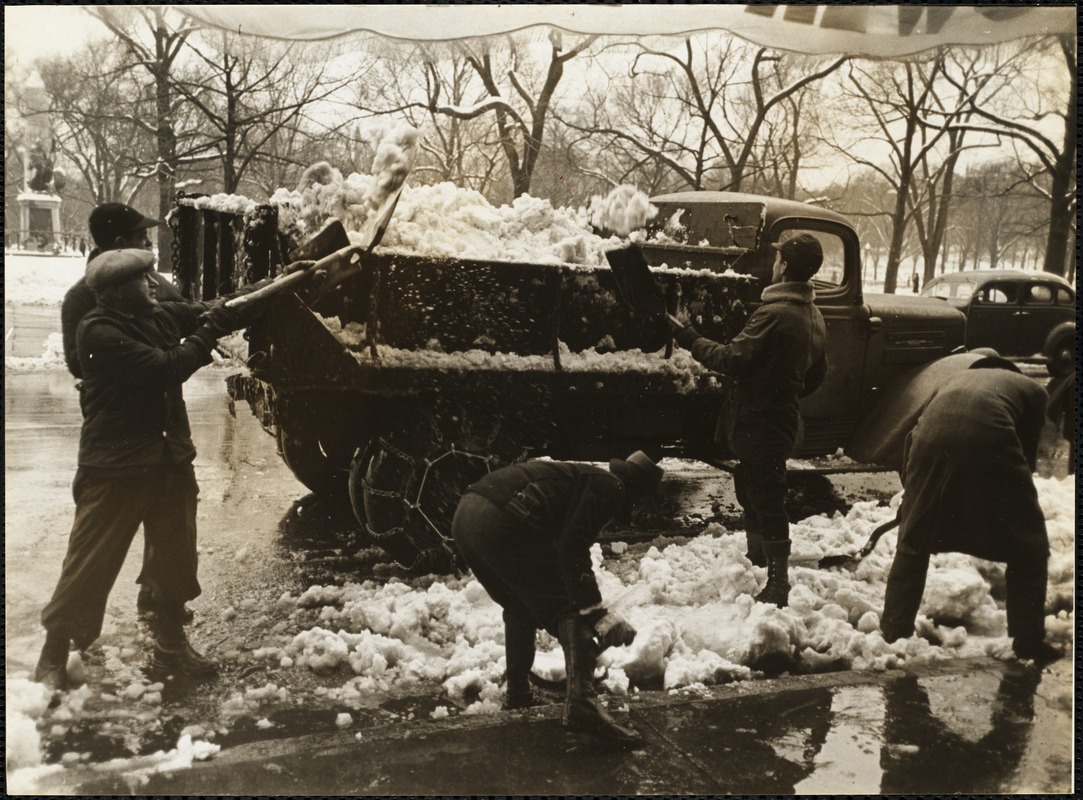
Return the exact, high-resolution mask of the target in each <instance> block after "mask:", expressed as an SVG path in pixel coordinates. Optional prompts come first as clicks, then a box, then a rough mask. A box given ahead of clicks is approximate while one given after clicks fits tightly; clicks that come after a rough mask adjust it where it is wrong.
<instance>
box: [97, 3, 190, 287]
mask: <svg viewBox="0 0 1083 800" xmlns="http://www.w3.org/2000/svg"><path fill="white" fill-rule="evenodd" d="M88 11H89V12H90V13H91V14H93V15H94V16H95V17H97V18H98V19H99V20H101V21H102V22H103V23H104V24H105V26H106V27H107V28H109V30H110V31H112V32H113V34H114V35H115V36H116V37H117V38H118V39H119V40H120V42H121V44H123V45H124V46H125V47H126V48H127V50H128V52H129V53H131V55H132V57H133V58H134V59H135V60H136V62H137V63H138V64H139V65H141V66H142V67H143V68H144V69H146V70H147V72H148V73H149V74H150V76H151V78H152V80H153V85H154V88H153V90H154V116H153V117H152V119H151V120H150V121H145V120H142V119H140V120H139V122H140V124H142V125H144V126H145V127H146V128H147V129H148V130H149V131H151V132H152V133H153V135H154V137H155V141H156V145H157V158H156V159H155V163H154V168H153V175H154V177H155V179H156V180H157V182H158V217H159V218H160V219H165V217H166V215H167V214H169V212H170V211H171V210H172V207H173V193H174V186H175V184H176V180H177V165H178V163H179V159H178V155H177V131H176V124H175V122H176V121H175V117H174V115H175V113H176V103H175V98H174V94H173V85H172V74H173V68H174V64H175V63H176V60H177V58H178V56H179V55H180V52H181V50H182V48H183V47H184V43H185V41H187V39H188V37H189V35H191V33H192V30H193V29H192V28H191V27H190V26H189V25H186V24H181V25H180V26H179V27H176V28H174V27H172V26H171V25H170V24H168V23H167V21H166V8H164V7H162V6H139V7H130V8H122V7H116V6H95V7H93V8H92V9H88ZM172 240H173V235H172V232H171V230H170V228H169V226H168V225H161V226H159V228H158V259H159V263H160V264H161V269H162V270H163V271H165V272H169V271H171V270H172V268H173V267H172V263H173V257H172Z"/></svg>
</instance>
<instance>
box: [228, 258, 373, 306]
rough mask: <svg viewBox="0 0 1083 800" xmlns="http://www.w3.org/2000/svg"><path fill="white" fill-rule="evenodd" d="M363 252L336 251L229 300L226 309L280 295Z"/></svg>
mask: <svg viewBox="0 0 1083 800" xmlns="http://www.w3.org/2000/svg"><path fill="white" fill-rule="evenodd" d="M363 250H364V248H363V247H361V246H360V245H356V244H351V245H347V246H346V247H343V248H342V249H341V250H336V251H335V252H333V253H331V254H330V255H326V256H324V257H323V258H321V259H320V260H319V261H316V262H314V263H313V264H312V265H311V266H308V267H306V268H305V269H300V270H297V271H296V272H288V273H286V274H285V275H279V276H278V277H277V278H275V279H274V280H273V281H271V282H270V283H268V284H267V285H266V286H264V287H262V288H260V289H256V291H254V292H249V293H248V294H242V295H241V296H240V297H234V298H233V299H232V300H227V301H226V307H227V308H239V307H240V306H243V305H247V304H249V303H252V302H254V301H256V300H260V299H262V298H264V297H267V296H269V295H272V294H278V293H279V292H282V291H284V290H286V289H288V288H289V287H291V286H293V285H294V284H297V283H300V282H301V281H303V280H305V279H306V278H308V277H309V276H310V275H312V274H313V273H315V272H317V271H318V270H321V269H327V267H329V266H331V265H332V264H334V263H335V262H336V261H338V260H339V259H341V258H350V257H351V256H353V254H354V253H360V252H362V251H363Z"/></svg>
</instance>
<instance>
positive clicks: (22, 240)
mask: <svg viewBox="0 0 1083 800" xmlns="http://www.w3.org/2000/svg"><path fill="white" fill-rule="evenodd" d="M15 200H16V202H17V203H18V204H19V239H18V246H19V247H20V248H22V249H24V250H52V249H53V247H54V246H55V247H59V246H61V244H62V243H61V241H60V236H61V229H60V203H61V200H60V196H59V195H55V194H41V193H39V192H21V193H20V194H19V196H18V197H16V198H15Z"/></svg>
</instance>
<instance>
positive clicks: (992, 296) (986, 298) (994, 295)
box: [974, 282, 1019, 305]
mask: <svg viewBox="0 0 1083 800" xmlns="http://www.w3.org/2000/svg"><path fill="white" fill-rule="evenodd" d="M1018 289H1019V286H1018V284H1015V283H1003V282H1002V283H987V284H986V285H985V286H983V287H982V288H981V291H979V292H978V293H977V294H976V295H975V296H974V300H975V302H978V303H982V304H985V305H1008V304H1010V303H1014V302H1015V301H1016V298H1017V296H1018Z"/></svg>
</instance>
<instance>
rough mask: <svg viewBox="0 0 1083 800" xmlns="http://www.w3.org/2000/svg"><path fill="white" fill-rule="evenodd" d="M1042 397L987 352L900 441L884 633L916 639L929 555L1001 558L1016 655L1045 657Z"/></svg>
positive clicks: (946, 384)
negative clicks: (1038, 482) (898, 499)
mask: <svg viewBox="0 0 1083 800" xmlns="http://www.w3.org/2000/svg"><path fill="white" fill-rule="evenodd" d="M1045 405H1046V393H1045V390H1044V389H1042V387H1041V386H1039V385H1038V384H1037V383H1036V382H1035V381H1034V380H1032V379H1031V378H1028V377H1026V376H1024V375H1022V374H1020V372H1019V369H1018V368H1017V367H1016V366H1015V365H1014V364H1012V363H1011V362H1010V361H1008V360H1006V359H1003V358H999V357H997V356H986V357H984V358H981V359H979V360H978V361H975V362H974V363H973V364H971V365H970V367H969V368H968V369H966V370H963V371H961V372H959V373H957V374H955V375H952V376H950V377H948V378H947V379H945V380H944V381H943V383H942V384H941V385H940V386H939V387H938V388H937V390H936V391H935V393H934V394H933V395H932V397H931V398H930V399H929V400H928V401H927V402H926V404H925V407H924V408H923V409H922V411H921V415H920V416H919V418H918V421H917V424H916V425H915V426H914V428H913V429H912V430H911V431H910V433H909V434H908V435H907V437H906V444H905V448H904V453H903V466H902V469H901V470H900V475H901V478H902V484H903V500H902V505H901V506H900V507H899V519H900V523H899V536H898V544H897V546H896V551H895V560H894V561H893V562H892V565H891V572H890V573H889V575H888V581H887V591H886V594H885V597H884V613H883V616H882V617H881V620H880V630H881V631H882V633H883V635H884V639H885V640H887V641H889V642H893V641H895V640H897V639H900V638H904V637H907V636H910V635H912V634H913V633H914V618H915V617H916V616H917V612H918V607H919V606H920V604H921V596H922V594H923V592H924V590H925V577H926V574H927V572H928V569H929V556H930V554H932V553H946V552H958V553H966V554H968V555H972V556H975V557H976V558H982V559H986V560H989V561H1004V562H1006V563H1007V567H1006V569H1005V573H1004V582H1005V590H1006V594H1007V597H1006V600H1005V604H1006V606H1007V613H1008V635H1009V636H1011V637H1013V649H1014V650H1015V653H1016V655H1018V656H1019V657H1020V658H1029V659H1034V660H1037V661H1048V660H1051V659H1053V658H1056V657H1057V656H1058V655H1059V652H1058V651H1057V650H1056V649H1055V648H1053V647H1052V646H1051V645H1049V644H1047V643H1046V641H1045V592H1046V583H1047V580H1048V576H1047V569H1048V565H1047V560H1048V558H1049V537H1048V534H1047V533H1046V529H1045V514H1044V513H1043V512H1042V508H1041V506H1040V505H1039V503H1038V492H1037V490H1036V489H1035V487H1034V478H1033V475H1034V470H1035V469H1036V467H1037V460H1038V442H1039V439H1040V437H1041V432H1042V427H1043V426H1044V424H1045V416H1044V415H1045Z"/></svg>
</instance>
